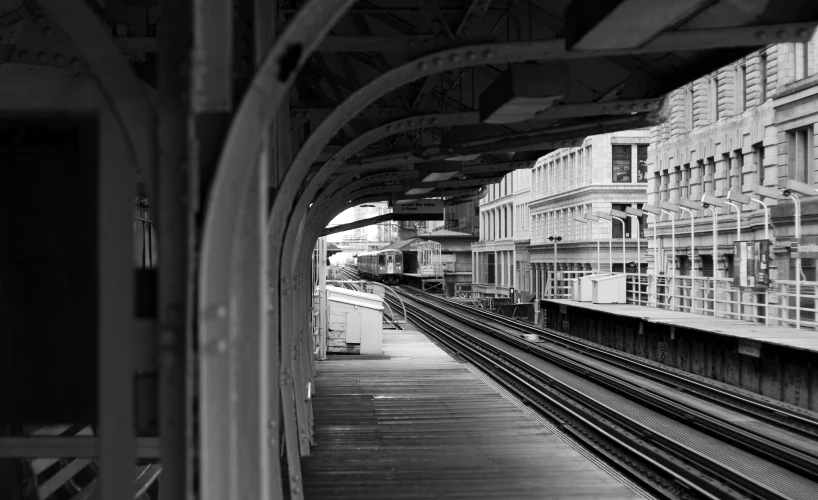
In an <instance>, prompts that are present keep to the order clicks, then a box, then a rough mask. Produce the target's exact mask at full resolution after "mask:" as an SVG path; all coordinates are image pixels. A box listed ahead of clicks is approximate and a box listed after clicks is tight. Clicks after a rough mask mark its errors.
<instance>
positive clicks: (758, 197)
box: [750, 186, 781, 240]
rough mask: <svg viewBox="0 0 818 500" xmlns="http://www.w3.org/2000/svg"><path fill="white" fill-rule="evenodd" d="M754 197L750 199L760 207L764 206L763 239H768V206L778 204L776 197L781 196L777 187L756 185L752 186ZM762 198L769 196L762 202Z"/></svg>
mask: <svg viewBox="0 0 818 500" xmlns="http://www.w3.org/2000/svg"><path fill="white" fill-rule="evenodd" d="M753 194H755V196H754V197H751V198H750V199H751V200H752V201H754V202H756V203H758V204H759V205H761V206H762V207H764V239H765V240H769V239H770V207H772V206H775V205H776V204H778V199H779V198H781V193H779V192H778V190H777V189H773V188H768V187H765V186H756V187H755V188H753ZM762 198H770V200H772V201H770V200H767V201H766V202H764V200H762Z"/></svg>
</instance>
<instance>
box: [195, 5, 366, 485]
mask: <svg viewBox="0 0 818 500" xmlns="http://www.w3.org/2000/svg"><path fill="white" fill-rule="evenodd" d="M353 3H354V0H310V1H308V2H307V3H306V4H305V5H304V6H303V7H302V8H301V10H300V11H299V13H298V14H297V15H296V17H295V18H294V19H293V20H292V21H290V23H289V24H288V25H287V27H286V28H285V30H284V32H283V33H282V34H281V35H280V36H279V37H278V38H277V40H276V42H275V44H274V45H273V46H272V47H271V48H270V50H269V52H268V53H267V54H266V56H265V57H264V59H263V61H262V63H261V65H260V67H259V68H258V70H257V71H256V74H255V76H254V77H253V80H252V82H251V84H250V87H249V90H248V91H247V93H246V94H245V97H244V99H243V100H242V102H241V104H240V106H239V108H238V111H237V112H236V114H235V116H234V118H233V121H232V123H231V126H230V130H229V132H228V135H227V138H226V140H225V143H224V145H223V148H222V153H221V156H220V159H219V163H218V167H217V169H216V172H215V177H214V179H213V183H212V186H211V188H210V192H209V194H208V200H207V201H208V202H207V211H206V213H205V219H204V227H203V233H202V245H201V260H200V265H199V290H198V295H199V304H198V307H199V339H200V340H199V343H200V350H201V353H202V355H201V359H200V365H201V366H200V377H201V384H202V388H203V393H202V395H201V415H202V426H201V456H202V457H203V464H202V468H203V470H202V471H201V481H203V484H202V491H201V495H202V498H203V499H207V498H219V499H234V498H239V496H237V495H238V489H237V486H238V485H237V484H236V481H239V479H240V476H239V475H238V470H236V467H237V465H238V464H237V460H238V458H237V457H236V456H235V455H233V454H232V453H231V454H230V460H229V461H228V463H227V464H224V463H223V461H222V460H215V459H217V458H218V457H220V456H221V455H222V454H223V453H225V448H227V449H232V448H233V446H236V445H237V443H236V442H235V436H236V425H238V422H236V420H235V416H234V414H233V411H234V410H233V407H234V405H235V402H234V401H233V400H232V399H231V389H230V387H229V386H226V385H225V384H227V383H229V380H230V373H231V371H232V370H234V369H235V362H236V359H235V349H236V346H235V345H233V339H234V338H236V336H237V335H238V332H237V331H236V328H237V327H238V325H236V323H235V322H236V320H237V319H238V318H236V316H235V315H236V314H237V313H238V310H237V305H238V304H237V302H236V301H237V300H238V298H239V297H240V296H241V284H240V283H236V282H235V277H236V273H235V271H234V270H235V269H236V266H237V265H241V262H240V258H241V257H242V255H241V252H240V249H239V248H238V245H237V243H238V240H239V239H240V232H239V228H240V227H241V217H242V215H243V214H242V206H243V201H244V199H245V198H246V197H247V195H248V193H249V191H250V189H251V187H252V185H253V182H254V179H253V176H252V175H251V174H252V172H253V170H254V168H253V167H254V166H256V165H258V161H259V157H260V154H261V144H262V134H264V133H266V132H267V131H268V130H269V127H270V124H271V122H272V120H273V118H274V116H275V113H276V111H277V110H278V109H279V106H280V105H281V102H282V101H283V99H284V98H285V97H286V96H287V91H288V89H289V87H290V86H291V85H292V83H293V81H294V79H295V75H296V73H297V72H298V69H299V68H300V67H301V65H303V64H304V62H305V61H306V59H307V57H308V56H309V55H310V54H311V53H312V52H313V51H314V50H315V49H316V48H317V47H318V44H320V42H321V40H322V39H323V38H324V36H326V34H327V33H328V32H329V31H330V30H331V29H332V27H333V26H334V25H335V23H336V22H337V21H338V20H339V19H340V17H341V16H342V15H343V14H344V13H345V12H346V10H347V9H348V8H349V7H350V6H351V5H352V4H353ZM281 192H282V191H281V190H279V193H281ZM271 229H272V231H271V232H270V233H269V234H276V231H275V229H276V228H275V226H274V225H273V227H272V228H271ZM276 241H277V240H276V239H275V238H271V239H270V242H271V248H270V255H271V256H273V255H277V254H278V253H279V251H280V248H277V245H275V243H276ZM270 263H271V266H270V270H269V271H270V272H269V275H268V277H269V279H270V283H271V285H272V286H273V287H276V286H277V285H278V286H279V290H280V296H277V295H278V294H276V293H275V292H273V295H274V296H273V297H271V303H270V304H269V305H268V307H269V309H268V313H269V315H268V318H267V319H268V321H269V324H270V327H271V330H272V331H271V333H272V334H273V335H276V334H277V333H278V331H279V330H280V331H282V332H284V333H283V334H282V335H281V352H282V356H281V366H280V384H281V392H280V394H281V403H282V410H283V413H284V418H285V422H284V436H285V442H286V449H287V453H288V464H289V467H290V471H289V474H288V476H289V480H290V491H291V493H292V496H293V498H303V486H302V484H301V473H300V466H299V462H300V458H299V455H300V454H303V453H306V452H308V451H307V450H308V446H309V441H308V439H309V436H308V435H307V434H308V433H307V428H308V423H307V418H308V417H307V414H306V411H305V410H306V409H305V404H304V401H305V398H304V390H303V385H302V384H301V380H300V379H301V377H300V376H296V367H295V363H294V360H293V356H294V354H295V347H296V345H297V344H295V343H294V342H293V341H294V338H293V335H292V334H290V332H291V328H293V326H296V328H297V325H296V324H295V322H294V321H293V318H292V313H293V307H292V306H293V305H294V304H293V300H294V297H293V295H294V294H293V292H294V290H295V287H296V286H298V282H297V281H296V282H295V283H294V281H295V280H293V279H292V278H291V277H290V276H289V275H287V276H280V275H279V269H278V263H279V259H278V258H273V259H272V260H271V261H270ZM262 272H263V270H262ZM296 331H297V330H296ZM261 354H263V353H261ZM268 356H269V358H270V359H277V358H278V353H268ZM274 366H276V364H274ZM299 372H300V370H299ZM225 379H226V380H225ZM296 379H298V380H296ZM220 388H221V389H220ZM277 396H278V395H277V394H273V395H271V397H273V398H276V397H277ZM296 422H297V428H296V425H294V424H295V423H296ZM268 432H278V429H277V428H273V429H268ZM299 450H300V452H301V453H299ZM210 459H213V460H210ZM225 465H227V466H228V469H227V470H229V471H230V473H226V469H225ZM225 479H226V480H225Z"/></svg>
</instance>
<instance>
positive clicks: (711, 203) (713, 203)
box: [702, 193, 727, 318]
mask: <svg viewBox="0 0 818 500" xmlns="http://www.w3.org/2000/svg"><path fill="white" fill-rule="evenodd" d="M702 206H703V207H704V209H705V210H707V209H708V208H709V209H710V210H711V211H712V212H713V317H714V318H715V317H716V260H717V259H718V258H719V252H718V250H719V240H718V238H719V223H718V218H717V216H716V208H715V207H720V208H724V207H725V206H727V205H726V204H725V203H724V201H723V200H722V199H721V198H716V197H715V196H713V195H711V194H707V193H705V194H703V195H702Z"/></svg>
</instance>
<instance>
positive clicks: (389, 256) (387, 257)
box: [386, 255, 392, 264]
mask: <svg viewBox="0 0 818 500" xmlns="http://www.w3.org/2000/svg"><path fill="white" fill-rule="evenodd" d="M386 262H387V263H388V264H391V263H392V256H391V255H387V256H386Z"/></svg>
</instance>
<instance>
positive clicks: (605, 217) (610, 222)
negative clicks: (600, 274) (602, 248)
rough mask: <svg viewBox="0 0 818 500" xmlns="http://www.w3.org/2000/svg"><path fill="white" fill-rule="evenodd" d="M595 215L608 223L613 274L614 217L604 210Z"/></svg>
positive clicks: (609, 257)
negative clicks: (604, 212)
mask: <svg viewBox="0 0 818 500" xmlns="http://www.w3.org/2000/svg"><path fill="white" fill-rule="evenodd" d="M594 215H596V216H597V217H599V220H600V221H605V222H607V223H608V226H609V227H608V229H610V231H609V232H608V268H609V269H610V272H611V274H613V218H612V217H611V216H610V215H608V214H603V213H602V212H596V213H595V214H594Z"/></svg>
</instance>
